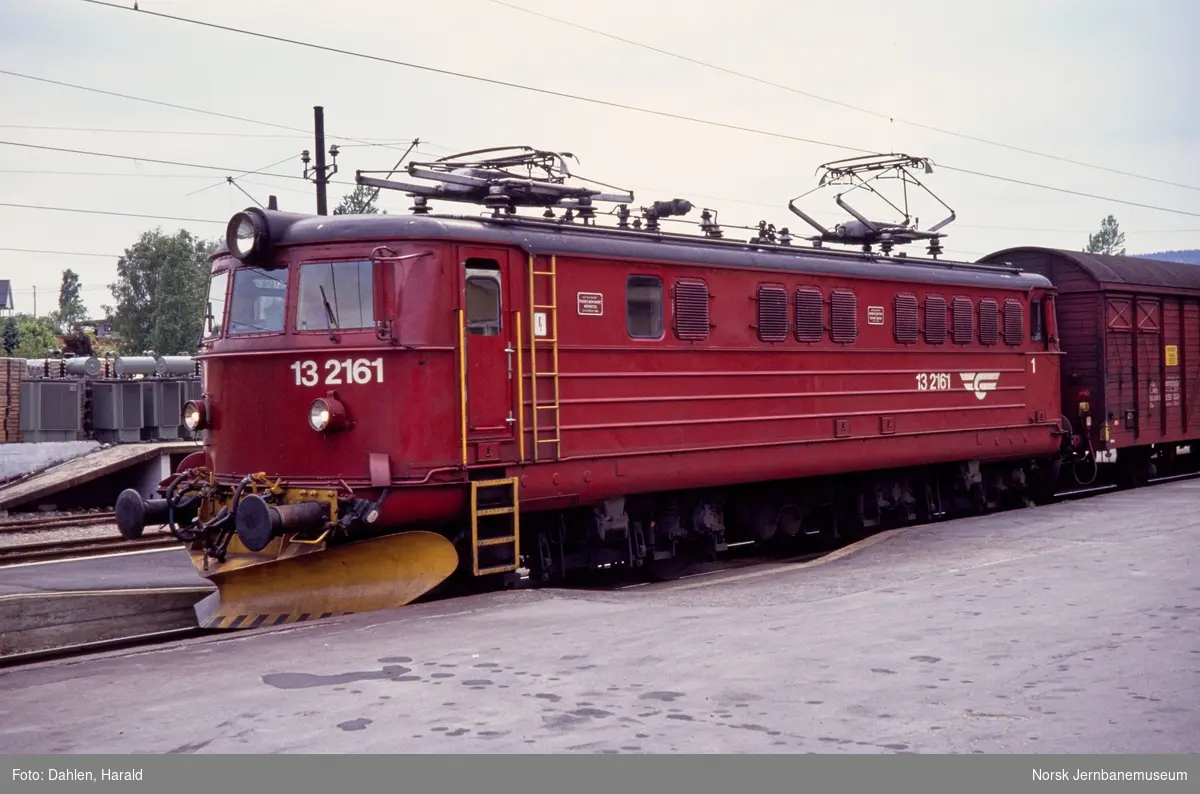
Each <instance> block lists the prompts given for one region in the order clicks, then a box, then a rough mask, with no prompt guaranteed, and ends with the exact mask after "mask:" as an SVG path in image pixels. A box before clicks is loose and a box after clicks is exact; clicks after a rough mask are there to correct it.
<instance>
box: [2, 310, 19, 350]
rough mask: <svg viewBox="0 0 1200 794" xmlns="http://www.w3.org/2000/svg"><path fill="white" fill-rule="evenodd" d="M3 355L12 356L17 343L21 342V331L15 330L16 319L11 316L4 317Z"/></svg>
mask: <svg viewBox="0 0 1200 794" xmlns="http://www.w3.org/2000/svg"><path fill="white" fill-rule="evenodd" d="M3 341H4V355H6V356H12V354H13V353H14V352H16V349H17V345H19V344H21V332H20V331H18V330H17V321H16V319H15V318H12V317H5V318H4V337H3Z"/></svg>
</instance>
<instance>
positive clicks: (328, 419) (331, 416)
mask: <svg viewBox="0 0 1200 794" xmlns="http://www.w3.org/2000/svg"><path fill="white" fill-rule="evenodd" d="M345 424H346V410H345V408H343V407H342V404H341V403H340V402H339V401H338V400H336V399H335V398H333V397H332V396H330V397H319V398H317V399H316V400H313V401H312V405H310V406H308V426H309V427H311V428H312V429H313V430H316V431H317V432H318V433H321V432H324V431H326V430H337V429H338V428H339V427H342V426H344V425H345Z"/></svg>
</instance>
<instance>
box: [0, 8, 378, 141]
mask: <svg viewBox="0 0 1200 794" xmlns="http://www.w3.org/2000/svg"><path fill="white" fill-rule="evenodd" d="M115 7H116V8H119V7H120V6H115ZM129 10H130V11H132V10H133V9H129ZM139 13H140V12H139ZM146 13H150V12H146ZM0 74H5V75H8V76H9V77H19V78H21V79H23V80H33V81H35V82H38V83H48V84H50V85H57V86H62V87H63V88H73V89H75V90H76V91H87V92H90V93H93V94H104V95H105V96H112V97H117V98H119V99H128V100H131V101H133V102H145V103H146V104H149V105H158V106H160V107H167V108H173V109H175V110H186V111H188V112H189V113H200V114H202V115H205V116H216V117H217V118H223V119H231V120H233V121H242V122H245V123H247V124H260V125H262V126H264V127H275V128H276V129H281V130H290V131H292V132H303V133H306V135H305V137H311V132H310V131H309V130H306V129H304V128H303V127H289V126H288V125H286V124H275V123H274V122H271V121H262V120H260V119H251V118H247V117H245V116H233V115H230V114H228V113H218V112H217V111H215V110H205V109H204V108H193V107H188V106H187V105H177V104H175V103H173V102H163V101H162V100H159V99H147V98H146V97H140V96H133V95H132V94H121V93H118V92H116V91H105V90H104V89H101V88H91V87H90V86H84V85H76V84H74V83H64V82H62V81H61V80H51V79H49V78H48V77H34V76H33V75H31V74H22V73H20V72H13V71H10V70H8V69H0ZM325 137H326V138H331V139H334V140H341V141H353V142H354V143H360V144H362V145H363V146H377V147H379V148H382V149H398V148H399V147H396V146H391V145H389V144H386V143H372V142H370V141H367V140H364V139H361V138H351V137H350V136H349V135H333V134H329V133H327V134H326V136H325Z"/></svg>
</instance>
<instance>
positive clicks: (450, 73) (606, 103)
mask: <svg viewBox="0 0 1200 794" xmlns="http://www.w3.org/2000/svg"><path fill="white" fill-rule="evenodd" d="M82 2H84V3H90V4H92V5H97V6H103V7H105V8H113V9H116V10H118V11H131V12H133V13H137V14H146V15H149V16H154V17H161V18H163V19H170V20H172V21H176V22H186V23H189V24H192V25H200V26H202V27H207V28H214V29H216V30H223V31H226V32H229V33H238V34H240V35H243V36H252V37H254V38H260V39H266V40H268V41H276V42H279V43H282V44H292V45H295V46H298V47H306V48H309V49H314V50H320V51H323V52H331V53H334V54H337V55H346V56H349V57H352V58H363V59H365V60H369V61H376V62H379V63H386V64H390V65H392V66H402V67H405V68H408V69H417V70H419V71H423V72H431V73H433V74H441V75H445V76H447V77H458V78H461V79H464V80H474V81H476V82H482V83H487V84H489V85H496V86H502V87H505V88H515V89H518V90H522V91H532V92H534V93H538V94H543V95H545V96H554V97H559V98H561V99H570V100H574V101H577V102H587V103H590V104H593V105H601V106H603V107H611V108H618V109H621V110H629V111H632V112H635V113H645V114H649V115H651V116H660V117H663V118H671V119H677V120H680V121H687V122H691V123H694V124H703V125H707V126H710V127H719V128H723V129H728V130H734V131H737V132H750V133H755V134H758V135H765V136H767V137H771V138H780V139H783V140H790V141H796V142H798V143H808V144H812V145H814V146H825V147H828V148H831V149H838V150H841V151H846V152H855V153H857V154H875V153H876V152H875V150H873V149H862V148H859V147H856V146H846V145H845V144H840V143H832V142H830V141H820V140H815V139H813V138H804V137H801V136H799V135H790V134H788V133H784V132H773V131H771V130H761V129H756V128H753V127H744V126H741V125H739V124H729V123H726V122H722V121H714V120H712V119H702V118H698V117H695V116H685V115H682V114H678V113H670V112H668V111H665V110H654V109H653V108H643V107H638V106H637V105H629V104H626V103H624V102H614V101H611V100H607V99H597V98H595V97H586V96H582V95H579V94H571V93H568V92H566V91H554V90H552V89H549V88H538V87H536V86H529V85H524V84H522V83H515V82H511V81H508V80H498V79H496V78H492V77H481V76H480V75H474V74H468V73H466V72H457V71H454V70H452V69H439V68H437V67H435V66H426V65H424V64H419V63H412V62H409V61H400V60H396V59H394V58H385V57H384V56H382V55H371V54H370V53H365V52H357V51H355V50H346V49H342V48H340V47H333V46H330V45H327V44H314V43H313V42H308V41H300V40H299V39H292V38H288V37H286V36H274V35H271V34H269V33H262V32H259V31H255V30H245V29H243V28H235V27H231V26H229V25H218V24H217V23H215V22H205V21H203V20H200V19H191V18H189V17H181V16H175V15H173V14H164V13H162V12H161V11H150V10H147V9H134V8H131V7H128V6H122V5H117V4H116V3H109V2H102V0H82ZM392 148H396V147H392Z"/></svg>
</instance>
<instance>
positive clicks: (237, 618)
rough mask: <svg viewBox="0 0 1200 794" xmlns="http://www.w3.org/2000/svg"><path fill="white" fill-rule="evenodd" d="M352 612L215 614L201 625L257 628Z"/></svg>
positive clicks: (303, 621)
mask: <svg viewBox="0 0 1200 794" xmlns="http://www.w3.org/2000/svg"><path fill="white" fill-rule="evenodd" d="M353 614H354V613H353V612H324V613H322V614H320V615H314V614H312V613H310V612H304V613H302V614H299V615H297V614H295V613H290V612H285V613H282V614H279V613H276V614H268V615H254V614H249V615H216V616H214V617H212V618H211V619H210V620H208V621H207V622H206V623H204V624H203V625H201V628H204V629H257V628H262V627H263V626H268V627H271V626H282V625H284V624H287V623H307V622H309V621H312V620H325V619H326V618H335V617H343V616H345V615H353Z"/></svg>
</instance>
